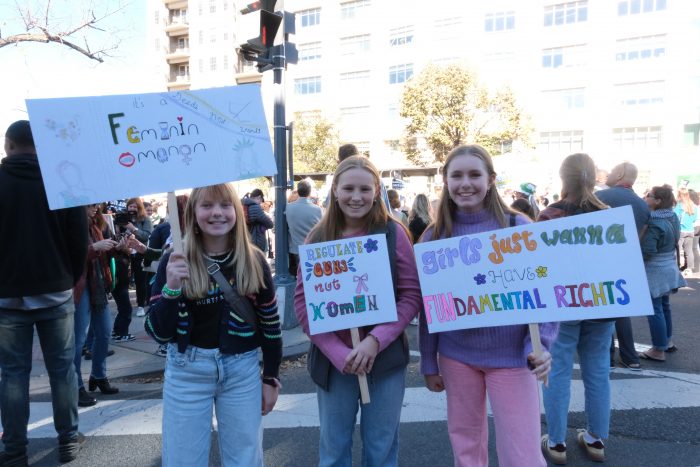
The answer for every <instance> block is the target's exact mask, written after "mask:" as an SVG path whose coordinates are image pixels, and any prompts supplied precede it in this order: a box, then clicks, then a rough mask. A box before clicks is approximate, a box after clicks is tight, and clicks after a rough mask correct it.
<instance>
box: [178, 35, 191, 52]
mask: <svg viewBox="0 0 700 467" xmlns="http://www.w3.org/2000/svg"><path fill="white" fill-rule="evenodd" d="M189 47H190V39H189V38H188V37H179V38H178V39H177V48H178V49H181V50H184V49H188V48H189Z"/></svg>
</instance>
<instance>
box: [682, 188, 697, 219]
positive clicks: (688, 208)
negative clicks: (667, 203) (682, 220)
mask: <svg viewBox="0 0 700 467" xmlns="http://www.w3.org/2000/svg"><path fill="white" fill-rule="evenodd" d="M678 204H680V205H681V206H682V207H683V211H685V213H686V214H688V215H690V216H692V215H693V214H694V213H695V204H694V203H693V200H691V199H690V192H689V191H688V189H687V188H679V189H678Z"/></svg>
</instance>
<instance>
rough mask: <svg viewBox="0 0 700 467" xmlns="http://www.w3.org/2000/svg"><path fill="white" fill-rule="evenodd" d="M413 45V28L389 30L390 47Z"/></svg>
mask: <svg viewBox="0 0 700 467" xmlns="http://www.w3.org/2000/svg"><path fill="white" fill-rule="evenodd" d="M411 43H413V26H402V27H400V28H394V29H390V30H389V45H391V46H392V47H398V46H402V45H406V44H411Z"/></svg>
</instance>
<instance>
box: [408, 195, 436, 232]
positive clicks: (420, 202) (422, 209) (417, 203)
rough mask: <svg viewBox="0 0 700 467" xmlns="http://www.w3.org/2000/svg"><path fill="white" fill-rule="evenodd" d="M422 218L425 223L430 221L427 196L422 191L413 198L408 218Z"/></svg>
mask: <svg viewBox="0 0 700 467" xmlns="http://www.w3.org/2000/svg"><path fill="white" fill-rule="evenodd" d="M416 217H417V218H418V219H420V220H422V221H423V222H425V223H426V225H427V224H430V222H432V216H431V215H430V202H428V197H427V196H425V195H424V194H423V193H419V194H417V195H416V199H414V200H413V206H412V207H411V215H410V216H409V219H410V220H413V219H415V218H416Z"/></svg>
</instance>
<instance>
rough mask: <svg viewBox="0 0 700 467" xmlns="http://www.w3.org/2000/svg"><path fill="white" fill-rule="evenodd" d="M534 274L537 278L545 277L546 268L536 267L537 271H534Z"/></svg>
mask: <svg viewBox="0 0 700 467" xmlns="http://www.w3.org/2000/svg"><path fill="white" fill-rule="evenodd" d="M535 272H536V273H537V277H540V278H541V277H547V267H546V266H538V267H537V269H535Z"/></svg>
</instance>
